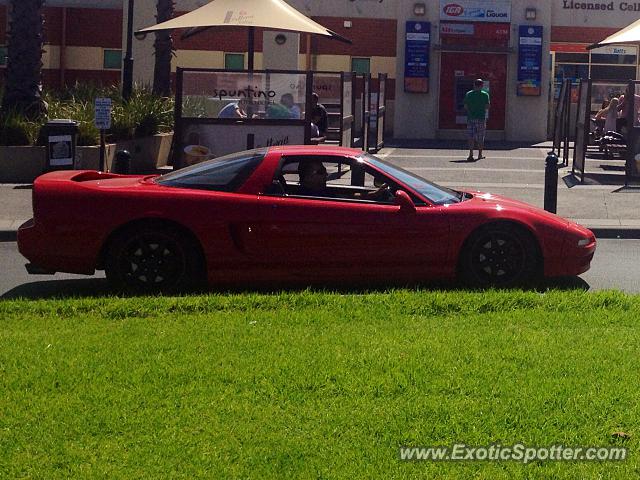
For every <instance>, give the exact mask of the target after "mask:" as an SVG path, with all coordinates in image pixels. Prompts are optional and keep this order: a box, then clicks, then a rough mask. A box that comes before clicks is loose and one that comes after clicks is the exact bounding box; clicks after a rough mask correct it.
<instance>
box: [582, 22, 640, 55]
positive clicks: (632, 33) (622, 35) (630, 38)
mask: <svg viewBox="0 0 640 480" xmlns="http://www.w3.org/2000/svg"><path fill="white" fill-rule="evenodd" d="M624 44H640V20H636V21H635V22H633V23H632V24H631V25H627V26H626V27H624V28H623V29H622V30H618V31H617V32H616V33H614V34H613V35H609V36H608V37H607V38H605V39H604V40H601V41H599V42H597V43H594V44H592V45H589V46H588V47H587V50H592V49H594V48H598V47H605V46H607V45H624Z"/></svg>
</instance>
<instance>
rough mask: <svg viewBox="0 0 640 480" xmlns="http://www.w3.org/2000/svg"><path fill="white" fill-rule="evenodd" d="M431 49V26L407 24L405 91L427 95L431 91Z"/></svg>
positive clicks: (411, 22)
mask: <svg viewBox="0 0 640 480" xmlns="http://www.w3.org/2000/svg"><path fill="white" fill-rule="evenodd" d="M430 48H431V24H430V23H429V22H413V21H410V22H407V23H406V30H405V43H404V91H405V92H409V93H427V92H428V91H429V49H430Z"/></svg>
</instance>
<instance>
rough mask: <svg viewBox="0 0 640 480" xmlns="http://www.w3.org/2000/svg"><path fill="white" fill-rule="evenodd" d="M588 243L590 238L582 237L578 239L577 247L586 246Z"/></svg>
mask: <svg viewBox="0 0 640 480" xmlns="http://www.w3.org/2000/svg"><path fill="white" fill-rule="evenodd" d="M589 243H591V239H590V238H582V239H580V240H578V246H579V247H586V246H587V245H589Z"/></svg>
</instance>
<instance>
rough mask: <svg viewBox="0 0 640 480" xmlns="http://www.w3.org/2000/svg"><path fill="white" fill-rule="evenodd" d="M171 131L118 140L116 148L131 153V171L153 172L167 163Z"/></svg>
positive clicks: (171, 136) (171, 138)
mask: <svg viewBox="0 0 640 480" xmlns="http://www.w3.org/2000/svg"><path fill="white" fill-rule="evenodd" d="M172 140H173V133H159V134H157V135H153V136H151V137H143V138H134V139H133V140H125V141H119V142H118V143H117V144H116V151H117V150H128V151H129V153H130V154H131V173H155V171H156V169H157V168H159V167H164V166H166V165H167V161H168V159H169V153H170V151H171V141H172Z"/></svg>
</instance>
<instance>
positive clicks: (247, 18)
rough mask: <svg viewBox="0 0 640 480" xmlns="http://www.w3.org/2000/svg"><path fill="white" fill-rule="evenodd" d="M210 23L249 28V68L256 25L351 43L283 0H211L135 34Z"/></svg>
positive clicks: (205, 26) (191, 29)
mask: <svg viewBox="0 0 640 480" xmlns="http://www.w3.org/2000/svg"><path fill="white" fill-rule="evenodd" d="M213 27H247V28H248V30H249V31H248V36H249V52H248V57H249V58H248V66H249V70H253V57H254V33H255V28H256V27H262V28H266V29H269V30H287V31H292V32H303V33H312V34H315V35H322V36H325V37H333V38H336V39H338V40H341V41H343V42H347V43H351V41H350V40H348V39H346V38H344V37H342V36H340V35H338V34H337V33H335V32H333V31H331V30H329V29H328V28H325V27H323V26H322V25H320V24H319V23H317V22H314V21H313V20H311V19H310V18H309V17H306V16H305V15H303V14H302V13H300V12H299V11H298V10H296V9H295V8H293V7H292V6H291V5H289V4H288V3H286V2H285V1H284V0H212V1H211V2H209V3H208V4H206V5H203V6H202V7H200V8H197V9H195V10H192V11H191V12H189V13H185V14H184V15H181V16H179V17H177V18H173V19H171V20H168V21H166V22H162V23H159V24H157V25H153V26H151V27H147V28H143V29H142V30H138V31H137V32H136V34H137V35H138V34H145V33H149V32H157V31H159V30H176V29H187V32H186V33H185V34H184V35H183V36H182V37H183V38H188V37H190V36H192V35H195V34H196V33H198V32H201V31H204V30H207V29H209V28H213Z"/></svg>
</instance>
